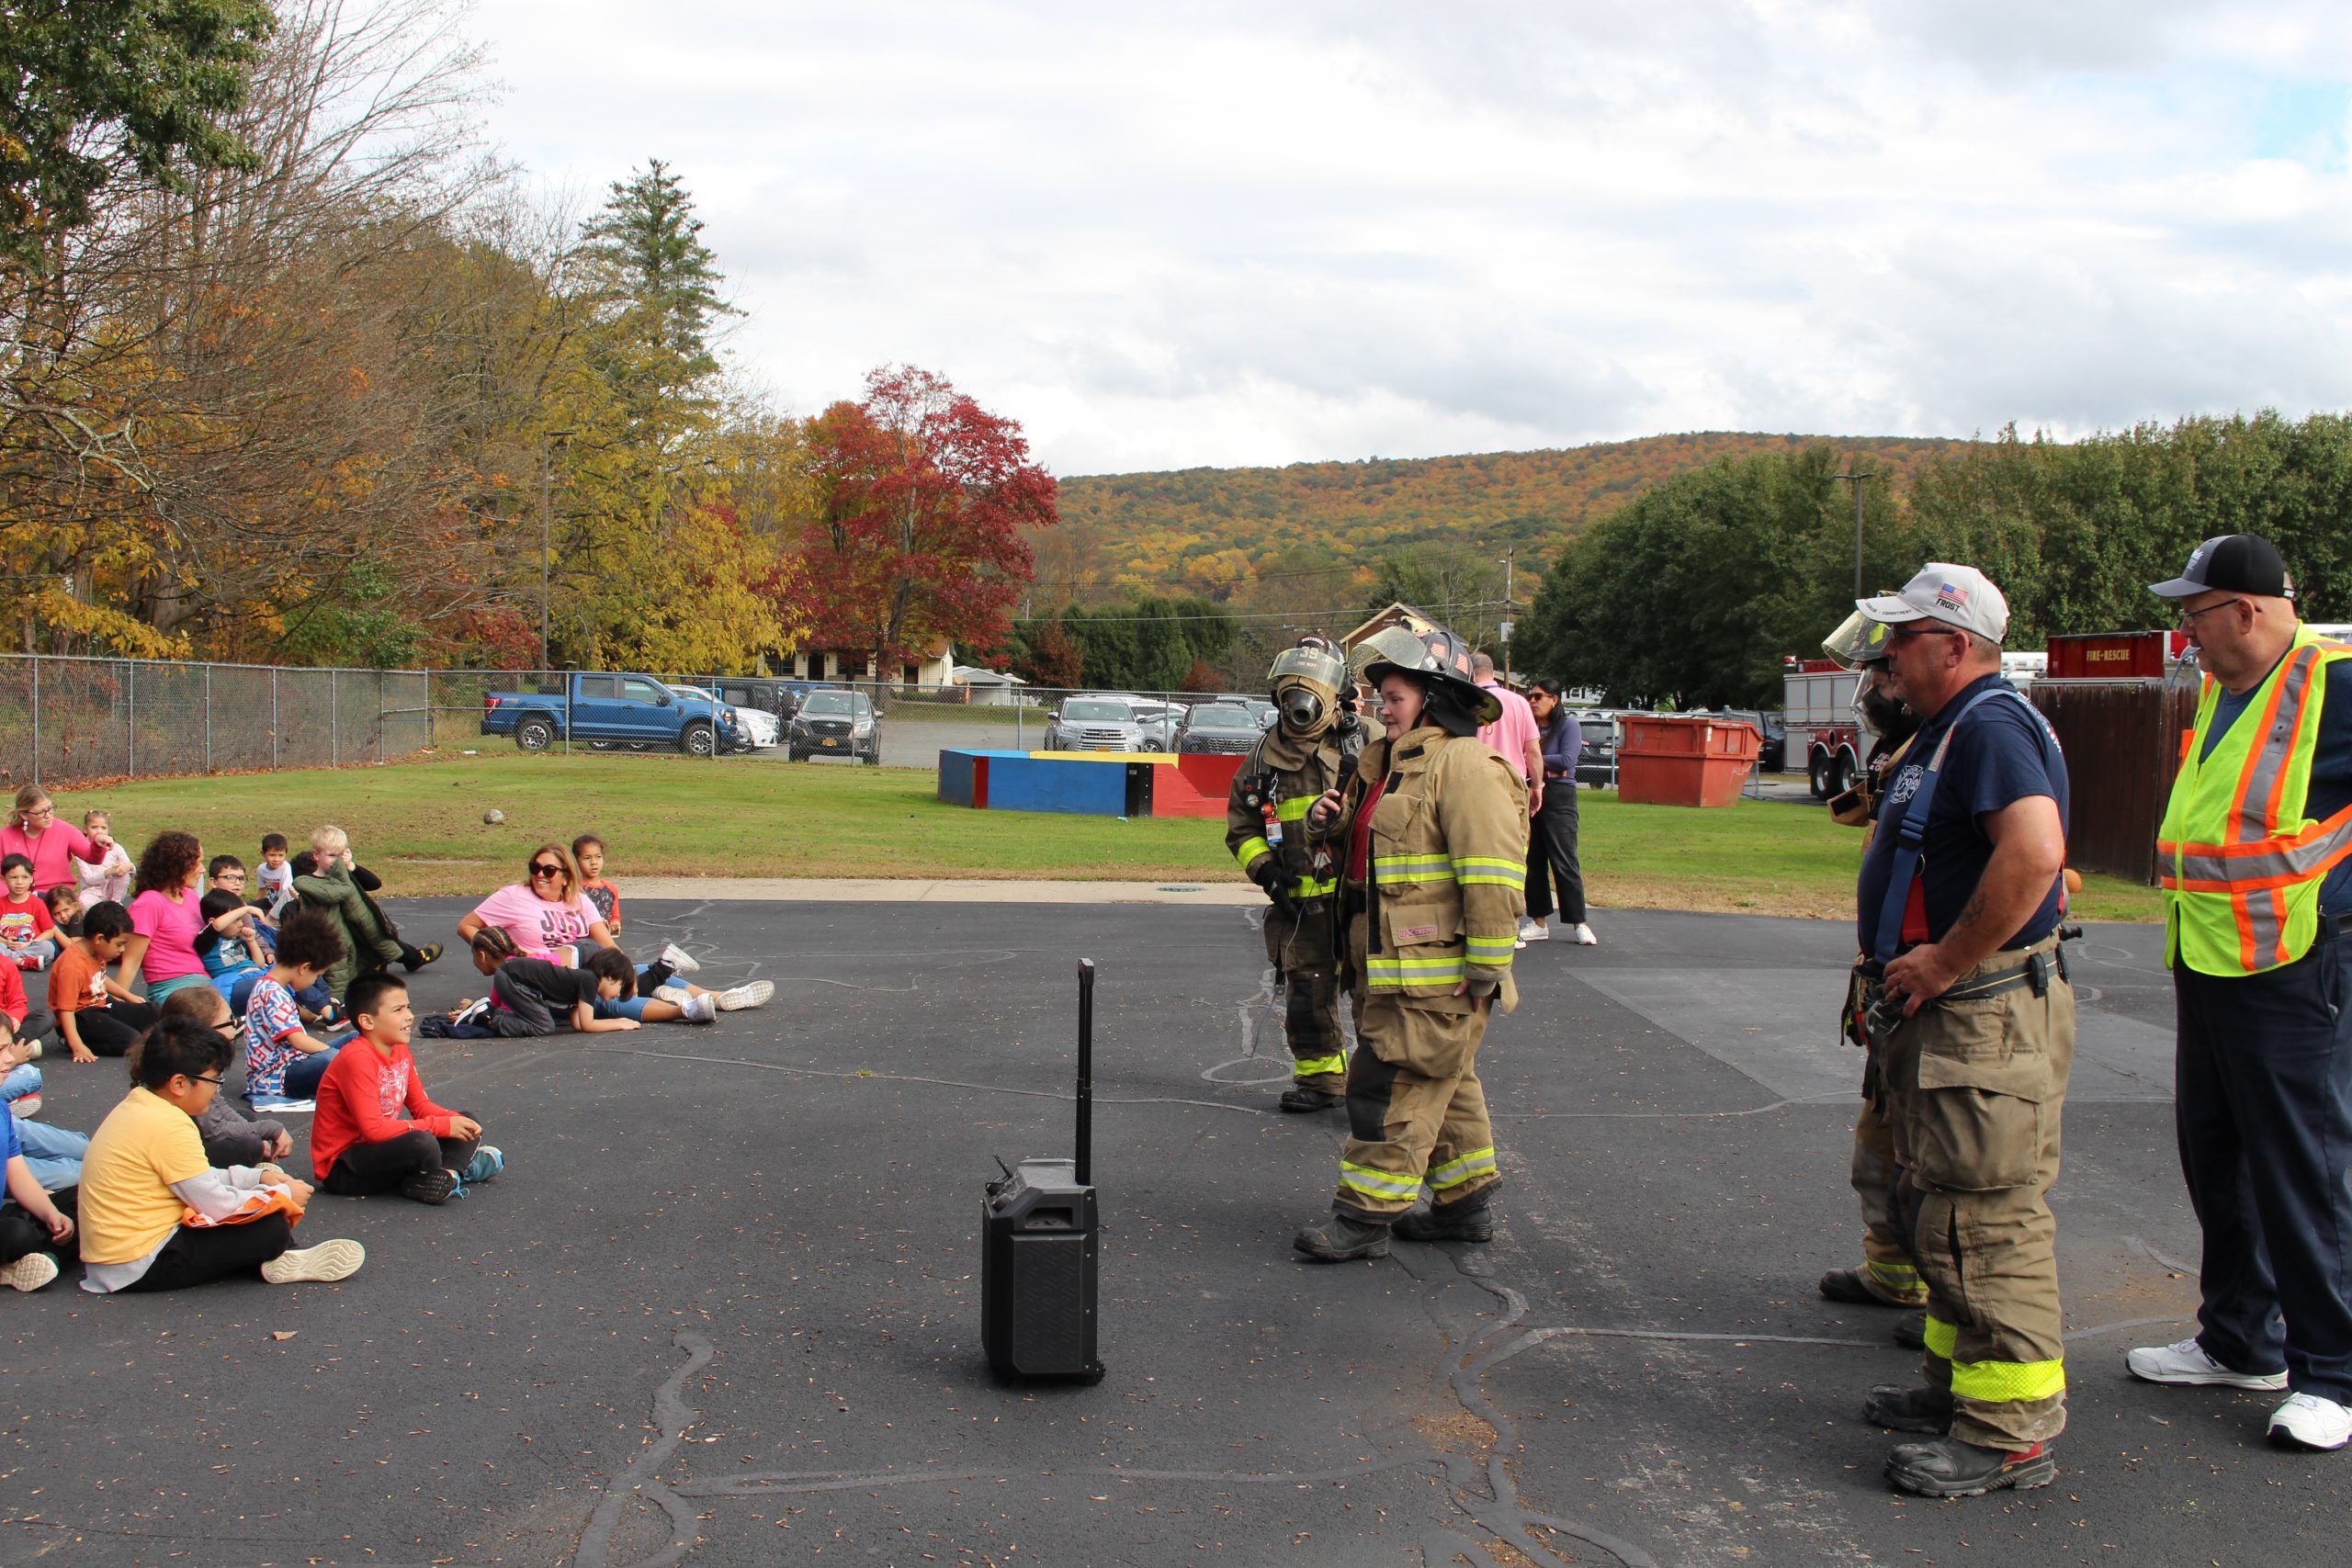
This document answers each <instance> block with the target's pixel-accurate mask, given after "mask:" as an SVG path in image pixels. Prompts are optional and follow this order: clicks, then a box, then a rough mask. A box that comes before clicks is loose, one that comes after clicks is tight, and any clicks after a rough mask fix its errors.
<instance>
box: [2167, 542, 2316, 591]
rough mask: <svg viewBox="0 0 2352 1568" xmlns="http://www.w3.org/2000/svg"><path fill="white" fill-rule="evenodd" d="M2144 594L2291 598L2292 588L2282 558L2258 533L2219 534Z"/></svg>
mask: <svg viewBox="0 0 2352 1568" xmlns="http://www.w3.org/2000/svg"><path fill="white" fill-rule="evenodd" d="M2148 592H2151V593H2156V594H2161V595H2162V596H2164V597H2165V598H2166V599H2186V598H2188V596H2189V595H2190V594H2192V593H2213V592H2225V593H2252V594H2254V595H2256V597H2258V598H2264V599H2292V598H2293V597H2294V596H2295V585H2294V584H2293V583H2292V582H2290V581H2288V578H2287V562H2286V558H2284V557H2282V556H2280V555H2279V553H2278V549H2277V547H2274V546H2273V545H2272V544H2271V543H2270V541H2269V540H2267V539H2266V538H2264V537H2263V536H2261V535H2259V534H2222V535H2219V536H2215V537H2213V538H2211V539H2208V540H2206V541H2205V542H2204V543H2203V544H2201V545H2199V546H2198V547H2196V548H2195V549H2194V550H2191V551H2190V552H2189V555H2188V565H2187V566H2185V567H2183V568H2181V571H2180V575H2179V576H2178V577H2176V578H2174V579H2172V580H2171V581H2168V582H2151V583H2150V584H2148Z"/></svg>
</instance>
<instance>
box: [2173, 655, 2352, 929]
mask: <svg viewBox="0 0 2352 1568" xmlns="http://www.w3.org/2000/svg"><path fill="white" fill-rule="evenodd" d="M2284 657H2285V656H2284V655H2281V656H2280V658H2281V662H2284ZM2273 668H2274V669H2275V668H2276V666H2273ZM2263 679H2264V680H2268V679H2269V677H2268V676H2267V675H2266V676H2264V677H2263ZM2261 690H2262V684H2261V682H2256V683H2255V685H2254V687H2253V688H2252V690H2250V691H2248V692H2246V693H2245V694H2244V695H2243V696H2233V695H2232V694H2230V693H2229V692H2228V691H2227V690H2224V691H2223V692H2222V697H2221V701H2220V702H2219V703H2217V704H2215V705H2214V707H2213V722H2212V724H2211V726H2210V727H2209V728H2207V729H2206V731H2205V750H2204V751H2203V752H2202V753H2201V754H2200V756H2202V757H2210V756H2211V755H2212V754H2213V748H2214V747H2216V746H2218V745H2220V744H2221V743H2222V736H2224V735H2226V734H2228V733H2229V728H2230V726H2231V725H2233V724H2235V723H2236V722H2237V718H2238V715H2240V714H2242V713H2244V712H2245V710H2246V708H2247V707H2248V705H2251V704H2252V703H2253V701H2254V697H2255V693H2256V692H2259V691H2261ZM2347 806H2352V659H2345V660H2337V661H2336V662H2335V663H2334V664H2331V665H2329V666H2328V667H2327V688H2326V690H2325V691H2324V692H2323V693H2321V694H2320V707H2319V745H2318V746H2317V748H2316V749H2314V750H2313V752H2312V782H2311V788H2310V790H2309V792H2308V793H2307V794H2306V795H2305V796H2304V801H2303V815H2305V816H2306V817H2309V818H2312V820H2314V821H2319V822H2324V821H2326V820H2327V819H2328V818H2331V817H2333V816H2335V814H2336V813H2337V812H2339V811H2341V810H2343V809H2344V808H2345V807H2347ZM2319 907H2320V910H2321V912H2322V913H2324V914H2330V915H2352V860H2346V862H2344V863H2342V864H2341V865H2339V866H2337V867H2336V868H2335V870H2334V871H2331V872H2329V873H2328V874H2327V880H2326V881H2325V882H2323V883H2321V884H2320V888H2319Z"/></svg>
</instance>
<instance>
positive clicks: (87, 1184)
mask: <svg viewBox="0 0 2352 1568" xmlns="http://www.w3.org/2000/svg"><path fill="white" fill-rule="evenodd" d="M227 1066H229V1042H228V1041H227V1040H225V1039H223V1038H222V1037H221V1035H220V1032H219V1031H217V1030H214V1029H210V1028H208V1027H207V1026H205V1025H203V1024H200V1023H198V1022H197V1021H195V1020H193V1019H188V1018H174V1019H169V1020H166V1021H162V1022H159V1023H157V1024H156V1026H155V1028H154V1031H153V1032H152V1033H151V1034H149V1035H148V1036H147V1038H146V1040H145V1041H143V1042H142V1043H141V1045H140V1047H139V1073H138V1077H137V1082H136V1085H135V1087H134V1088H133V1089H131V1091H130V1094H129V1095H128V1096H126V1097H125V1098H124V1099H123V1100H122V1102H121V1103H120V1104H119V1105H117V1106H116V1107H115V1108H114V1109H113V1110H112V1111H108V1112H107V1119H106V1120H105V1121H104V1122H100V1123H98V1130H97V1131H96V1133H94V1134H91V1136H90V1150H89V1153H88V1155H87V1156H85V1158H84V1159H83V1161H82V1185H81V1189H80V1191H79V1200H80V1201H79V1208H80V1211H81V1212H80V1215H79V1218H80V1221H81V1226H82V1288H83V1289H84V1290H85V1291H88V1292H92V1293H93V1294H96V1295H108V1294H112V1293H113V1292H118V1291H168V1290H175V1289H177V1288H179V1287H181V1286H184V1285H198V1284H202V1283H204V1282H205V1281H206V1280H220V1279H227V1278H229V1277H231V1276H232V1275H250V1274H252V1273H254V1272H255V1271H258V1272H259V1273H260V1275H261V1277H262V1278H263V1279H264V1280H267V1281H268V1282H269V1283H271V1284H273V1285H288V1284H293V1283H296V1282H298V1281H300V1280H343V1279H347V1278H349V1277H350V1276H351V1275H353V1274H355V1273H356V1272H357V1271H358V1269H359V1266H360V1264H361V1263H363V1262H365V1261H366V1260H367V1257H368V1254H367V1252H366V1250H365V1249H364V1248H362V1247H360V1245H359V1244H358V1243H357V1242H356V1241H342V1240H337V1241H326V1242H322V1243H320V1244H319V1245H318V1246H316V1247H302V1248H296V1247H294V1246H293V1241H294V1229H293V1222H294V1221H295V1220H296V1219H299V1218H300V1215H301V1213H302V1208H303V1205H304V1204H306V1203H308V1202H309V1201H310V1199H311V1187H310V1185H309V1183H307V1182H302V1181H297V1180H296V1179H294V1178H292V1177H290V1176H288V1175H287V1174H286V1172H285V1171H284V1170H282V1169H280V1168H278V1167H277V1166H276V1165H267V1164H265V1165H259V1166H249V1165H235V1166H230V1167H227V1168H217V1167H215V1166H214V1165H213V1164H212V1163H211V1162H210V1161H209V1160H208V1159H206V1158H205V1157H204V1141H203V1139H202V1138H201V1137H200V1136H199V1135H198V1133H197V1130H196V1119H197V1118H198V1116H201V1115H202V1114H203V1113H204V1111H205V1110H206V1108H207V1107H209V1105H210V1104H211V1103H212V1097H213V1096H215V1095H217V1094H219V1093H220V1077H221V1074H222V1072H223V1071H224V1070H225V1069H226V1068H227Z"/></svg>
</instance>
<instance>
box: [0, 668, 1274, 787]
mask: <svg viewBox="0 0 2352 1568" xmlns="http://www.w3.org/2000/svg"><path fill="white" fill-rule="evenodd" d="M574 673H575V672H573V671H543V670H429V671H428V670H340V669H329V670H314V669H292V668H282V667H274V666H269V665H255V664H209V663H198V662H166V661H158V660H135V659H84V658H73V657H62V656H55V655H49V654H11V655H0V780H5V781H6V784H7V785H8V786H9V787H10V788H11V789H13V788H14V787H15V786H17V785H20V784H28V783H40V784H48V785H51V786H52V787H62V786H66V785H71V784H77V783H83V782H86V781H91V780H96V779H109V778H142V777H161V776H166V775H185V774H196V773H247V772H254V771H258V770H264V769H270V768H332V767H345V766H351V765H355V764H359V763H369V762H388V761H396V760H399V759H401V758H404V757H409V756H413V755H414V754H416V753H418V752H422V751H427V750H442V751H449V752H481V751H491V750H511V749H513V748H514V746H515V740H514V737H513V735H512V734H511V733H500V734H492V733H485V731H484V729H483V720H484V717H485V716H486V715H487V714H488V712H489V711H490V703H489V699H490V698H491V697H492V695H493V694H500V695H508V696H511V695H523V696H526V697H533V698H537V699H538V700H539V701H540V702H541V703H543V704H544V705H546V706H547V707H548V710H549V711H551V712H554V713H559V714H560V715H561V716H562V717H563V722H562V723H561V724H560V726H559V727H558V728H559V729H560V736H559V738H558V739H557V740H556V741H555V744H554V746H553V747H552V748H551V749H553V750H562V751H585V750H597V751H614V752H621V753H627V752H629V751H639V750H643V751H651V750H671V751H674V750H677V748H676V747H674V746H673V745H671V744H669V743H667V742H651V741H647V740H644V739H642V738H641V737H640V738H637V739H612V738H610V737H609V736H607V735H600V734H599V733H598V732H597V730H596V727H595V726H594V724H593V723H592V722H590V721H589V720H588V718H587V716H585V715H584V714H582V715H581V716H579V717H580V722H579V723H578V725H576V726H575V724H574V723H573V722H572V719H573V717H574V716H573V714H572V709H571V703H572V692H573V690H574V686H573V676H574ZM654 679H655V680H657V681H659V682H662V684H663V685H665V686H668V687H670V688H672V689H673V691H675V690H678V689H681V688H691V689H692V692H693V693H695V694H709V695H715V696H716V697H717V698H718V700H719V701H720V702H721V703H723V704H726V705H730V706H733V707H735V708H737V709H738V710H739V712H743V713H744V714H745V717H746V722H745V723H744V725H743V726H742V729H741V737H742V739H741V742H740V743H739V744H737V745H735V746H733V747H731V748H730V749H729V750H728V752H727V753H726V754H728V755H730V756H749V757H752V758H756V759H761V760H774V761H824V760H827V759H829V758H834V757H839V758H842V759H843V760H844V761H852V760H854V761H874V760H878V761H879V762H880V763H881V764H882V765H884V766H887V767H910V768H923V769H931V768H935V767H936V766H937V764H938V761H939V754H940V752H942V751H944V750H1020V751H1034V750H1048V749H1052V748H1057V747H1059V748H1065V749H1067V748H1070V747H1073V746H1083V747H1085V748H1086V749H1090V750H1093V749H1101V750H1125V751H1134V752H1172V751H1178V750H1185V749H1187V748H1191V749H1194V750H1242V749H1246V743H1247V741H1248V739H1249V735H1248V734H1247V732H1237V730H1236V728H1234V727H1232V726H1230V725H1228V726H1227V727H1226V728H1223V729H1222V730H1218V731H1215V732H1212V730H1211V729H1210V728H1208V727H1201V728H1198V729H1197V730H1196V729H1195V728H1194V726H1193V724H1192V716H1191V715H1192V709H1193V708H1194V707H1196V706H1199V705H1215V706H1216V707H1217V708H1218V709H1219V710H1221V716H1227V717H1229V716H1230V712H1229V710H1231V709H1232V708H1235V707H1240V706H1246V707H1247V711H1248V713H1249V716H1250V722H1252V723H1259V722H1261V721H1263V720H1264V719H1265V718H1266V717H1267V716H1269V715H1270V714H1271V711H1272V710H1271V709H1270V708H1268V707H1267V705H1266V704H1265V702H1264V700H1263V698H1262V697H1261V696H1257V695H1254V694H1234V695H1216V694H1202V693H1190V692H1136V691H1123V692H1117V693H1108V692H1102V691H1063V690H1058V689H1051V688H1045V687H1036V686H1027V685H1022V684H1019V683H1012V684H989V683H980V684H973V685H955V686H912V685H901V684H897V683H893V682H876V681H855V680H837V681H811V680H797V679H791V678H787V677H778V676H757V677H747V676H736V675H718V674H696V673H691V672H677V673H657V674H655V676H654ZM828 691H830V692H833V693H837V694H842V695H838V696H832V697H827V698H825V699H823V701H822V702H820V704H819V705H818V706H819V708H823V707H827V706H831V705H843V706H846V707H847V708H849V709H850V710H851V711H849V712H848V713H846V714H843V715H842V717H843V718H846V719H847V720H848V721H849V728H851V729H852V730H853V731H854V733H853V734H852V735H851V736H849V737H848V739H851V740H852V741H853V742H854V744H852V745H848V746H839V747H825V746H823V745H821V744H820V742H819V738H818V736H817V735H816V733H815V730H814V728H812V727H811V725H810V723H809V722H804V723H803V724H802V725H801V726H800V727H798V728H796V727H795V725H794V724H793V722H792V717H793V716H794V714H795V713H796V712H797V710H798V709H799V708H800V706H801V705H803V704H804V703H805V701H806V700H807V698H808V697H809V695H810V694H813V693H820V692H828ZM689 700H693V699H692V697H691V695H690V697H689ZM1073 704H1075V705H1076V706H1074V707H1073V706H1071V705H1073ZM1103 704H1110V705H1114V706H1115V707H1117V708H1120V709H1124V713H1114V712H1113V711H1112V709H1110V708H1104V707H1102V706H1101V705H1103ZM754 709H756V710H758V712H757V714H756V715H752V714H751V713H750V712H749V711H748V710H754ZM819 716H820V715H818V714H817V713H815V712H811V713H810V714H809V715H808V716H807V719H808V720H814V719H815V718H817V717H819ZM771 720H772V721H773V722H771ZM1081 729H1082V730H1083V731H1084V733H1082V734H1081V733H1080V731H1081ZM753 740H756V741H757V742H759V743H758V744H752V741H753Z"/></svg>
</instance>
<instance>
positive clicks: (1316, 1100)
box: [1274, 1083, 1348, 1112]
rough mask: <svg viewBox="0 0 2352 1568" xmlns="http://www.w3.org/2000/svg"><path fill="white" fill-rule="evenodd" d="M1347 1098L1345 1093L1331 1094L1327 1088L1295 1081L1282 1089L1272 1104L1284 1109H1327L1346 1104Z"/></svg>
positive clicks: (1302, 1110)
mask: <svg viewBox="0 0 2352 1568" xmlns="http://www.w3.org/2000/svg"><path fill="white" fill-rule="evenodd" d="M1347 1099H1348V1097H1347V1096H1346V1095H1344V1094H1333V1093H1332V1092H1331V1091H1330V1090H1329V1089H1309V1088H1307V1087H1306V1085H1305V1084H1303V1083H1295V1084H1293V1085H1291V1086H1290V1087H1289V1088H1288V1089H1284V1090H1283V1097H1282V1098H1281V1099H1280V1100H1276V1101H1274V1104H1275V1105H1276V1106H1278V1107H1280V1108H1281V1109H1282V1110H1284V1111H1301V1112H1304V1111H1329V1110H1330V1109H1331V1107H1333V1106H1335V1105H1344V1104H1346V1103H1347Z"/></svg>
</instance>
